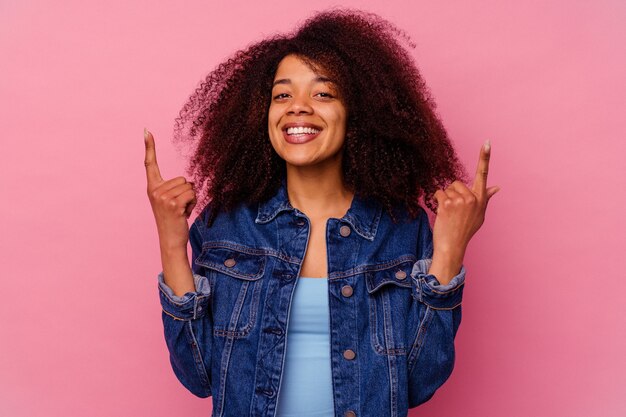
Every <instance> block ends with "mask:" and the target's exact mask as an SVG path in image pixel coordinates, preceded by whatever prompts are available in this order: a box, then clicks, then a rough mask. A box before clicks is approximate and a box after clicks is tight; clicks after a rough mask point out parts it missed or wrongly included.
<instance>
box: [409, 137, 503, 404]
mask: <svg viewBox="0 0 626 417" xmlns="http://www.w3.org/2000/svg"><path fill="white" fill-rule="evenodd" d="M490 153H491V147H490V144H489V142H486V143H485V144H484V145H483V147H482V148H481V151H480V157H479V161H478V167H477V169H476V175H475V178H474V182H473V184H472V185H471V187H467V186H466V185H465V184H463V183H461V182H459V181H454V182H453V183H452V184H451V185H450V186H449V187H448V188H446V189H445V190H438V191H437V192H436V193H435V198H436V199H437V203H438V204H437V206H438V209H437V218H436V220H435V224H434V227H433V231H432V232H431V230H430V226H429V225H428V219H427V218H426V214H425V213H424V212H423V211H422V213H421V214H422V219H421V220H422V221H421V223H420V230H419V239H420V241H419V244H420V245H419V246H420V248H421V249H420V250H421V253H418V259H420V260H418V261H417V262H416V263H415V265H414V268H413V271H412V273H411V277H412V279H413V293H412V294H413V298H414V299H415V301H416V306H417V308H418V309H420V314H419V317H420V320H421V321H420V324H419V331H418V332H417V336H416V340H415V341H414V343H413V347H412V349H411V352H410V354H409V407H415V406H417V405H419V404H421V403H423V402H425V401H427V400H428V399H430V398H431V397H432V396H433V394H434V393H435V391H436V390H437V389H438V388H439V387H440V386H441V385H442V384H443V383H444V382H445V381H446V380H447V379H448V377H449V376H450V374H451V373H452V369H453V367H454V356H455V351H454V338H455V336H456V333H457V330H458V328H459V325H460V324H461V299H462V296H463V288H464V283H465V268H464V267H463V257H464V256H465V250H466V248H467V245H468V244H469V241H470V239H471V238H472V236H473V235H474V234H475V233H476V232H477V231H478V229H479V228H480V226H481V225H482V224H483V221H484V218H485V211H486V210H487V203H488V202H489V199H490V198H491V197H493V195H494V194H495V193H496V192H498V190H499V189H500V188H499V187H489V188H487V172H488V169H489V158H490Z"/></svg>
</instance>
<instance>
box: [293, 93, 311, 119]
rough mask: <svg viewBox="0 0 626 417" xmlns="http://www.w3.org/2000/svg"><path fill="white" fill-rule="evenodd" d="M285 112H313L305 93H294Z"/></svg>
mask: <svg viewBox="0 0 626 417" xmlns="http://www.w3.org/2000/svg"><path fill="white" fill-rule="evenodd" d="M287 112H288V113H289V114H303V113H304V114H310V113H311V112H313V108H312V107H311V104H310V103H309V98H308V96H307V95H306V94H298V95H295V96H294V98H293V100H291V105H290V106H289V108H288V109H287Z"/></svg>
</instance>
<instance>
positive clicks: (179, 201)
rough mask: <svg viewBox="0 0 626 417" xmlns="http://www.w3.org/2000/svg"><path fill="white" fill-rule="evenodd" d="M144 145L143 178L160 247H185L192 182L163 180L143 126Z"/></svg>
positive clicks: (193, 198) (193, 201)
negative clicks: (144, 173) (146, 180)
mask: <svg viewBox="0 0 626 417" xmlns="http://www.w3.org/2000/svg"><path fill="white" fill-rule="evenodd" d="M144 141H145V144H146V157H145V160H144V164H145V166H146V177H147V179H148V198H149V199H150V205H151V206H152V212H153V213H154V218H155V220H156V224H157V229H158V232H159V241H160V244H161V250H162V251H163V250H167V251H171V250H178V249H183V248H184V250H185V251H186V249H187V240H188V239H189V229H188V225H187V218H188V217H189V216H190V215H191V212H192V210H193V208H194V206H195V205H196V201H197V200H196V193H195V191H194V189H193V184H192V183H190V182H187V180H186V179H185V177H176V178H172V179H170V180H167V181H165V180H163V178H162V177H161V172H160V171H159V166H158V165H157V160H156V150H155V146H154V138H153V137H152V134H151V133H150V132H148V131H147V130H145V129H144Z"/></svg>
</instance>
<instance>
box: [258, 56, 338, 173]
mask: <svg viewBox="0 0 626 417" xmlns="http://www.w3.org/2000/svg"><path fill="white" fill-rule="evenodd" d="M268 130H269V137H270V141H271V142H272V146H273V147H274V149H275V150H276V152H277V153H278V155H280V157H281V158H283V159H284V160H285V161H286V162H287V164H291V165H295V166H312V165H317V164H322V163H339V164H340V163H341V156H342V152H341V150H342V148H343V143H344V139H345V133H346V108H345V107H344V104H343V100H342V98H341V97H339V91H338V89H337V86H336V84H335V83H333V82H332V80H329V79H328V77H327V76H325V74H323V73H318V72H314V71H313V70H312V69H311V68H309V67H308V66H307V65H306V64H305V63H304V62H303V61H302V60H300V59H299V58H298V57H296V56H295V55H287V56H286V57H285V58H283V60H282V61H281V62H280V64H279V65H278V69H277V70H276V74H275V76H274V86H273V88H272V102H271V104H270V108H269V114H268Z"/></svg>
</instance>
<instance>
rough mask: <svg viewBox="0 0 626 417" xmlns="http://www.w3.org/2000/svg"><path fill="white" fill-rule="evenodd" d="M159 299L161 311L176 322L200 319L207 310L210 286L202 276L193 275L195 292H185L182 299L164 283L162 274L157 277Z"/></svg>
mask: <svg viewBox="0 0 626 417" xmlns="http://www.w3.org/2000/svg"><path fill="white" fill-rule="evenodd" d="M157 280H158V286H159V299H160V301H161V307H162V308H163V311H164V312H165V313H166V314H167V315H169V316H171V317H173V318H174V319H176V320H195V319H199V318H202V317H203V316H204V315H205V314H206V313H207V310H208V308H209V300H210V297H211V286H210V285H209V280H208V279H207V278H206V277H205V276H202V275H198V274H193V280H194V284H195V286H196V291H195V292H187V293H185V295H183V296H182V297H180V296H177V295H175V294H174V292H173V291H172V289H171V288H170V287H169V286H168V285H167V284H166V283H165V280H164V278H163V272H160V273H159V276H158V279H157Z"/></svg>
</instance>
